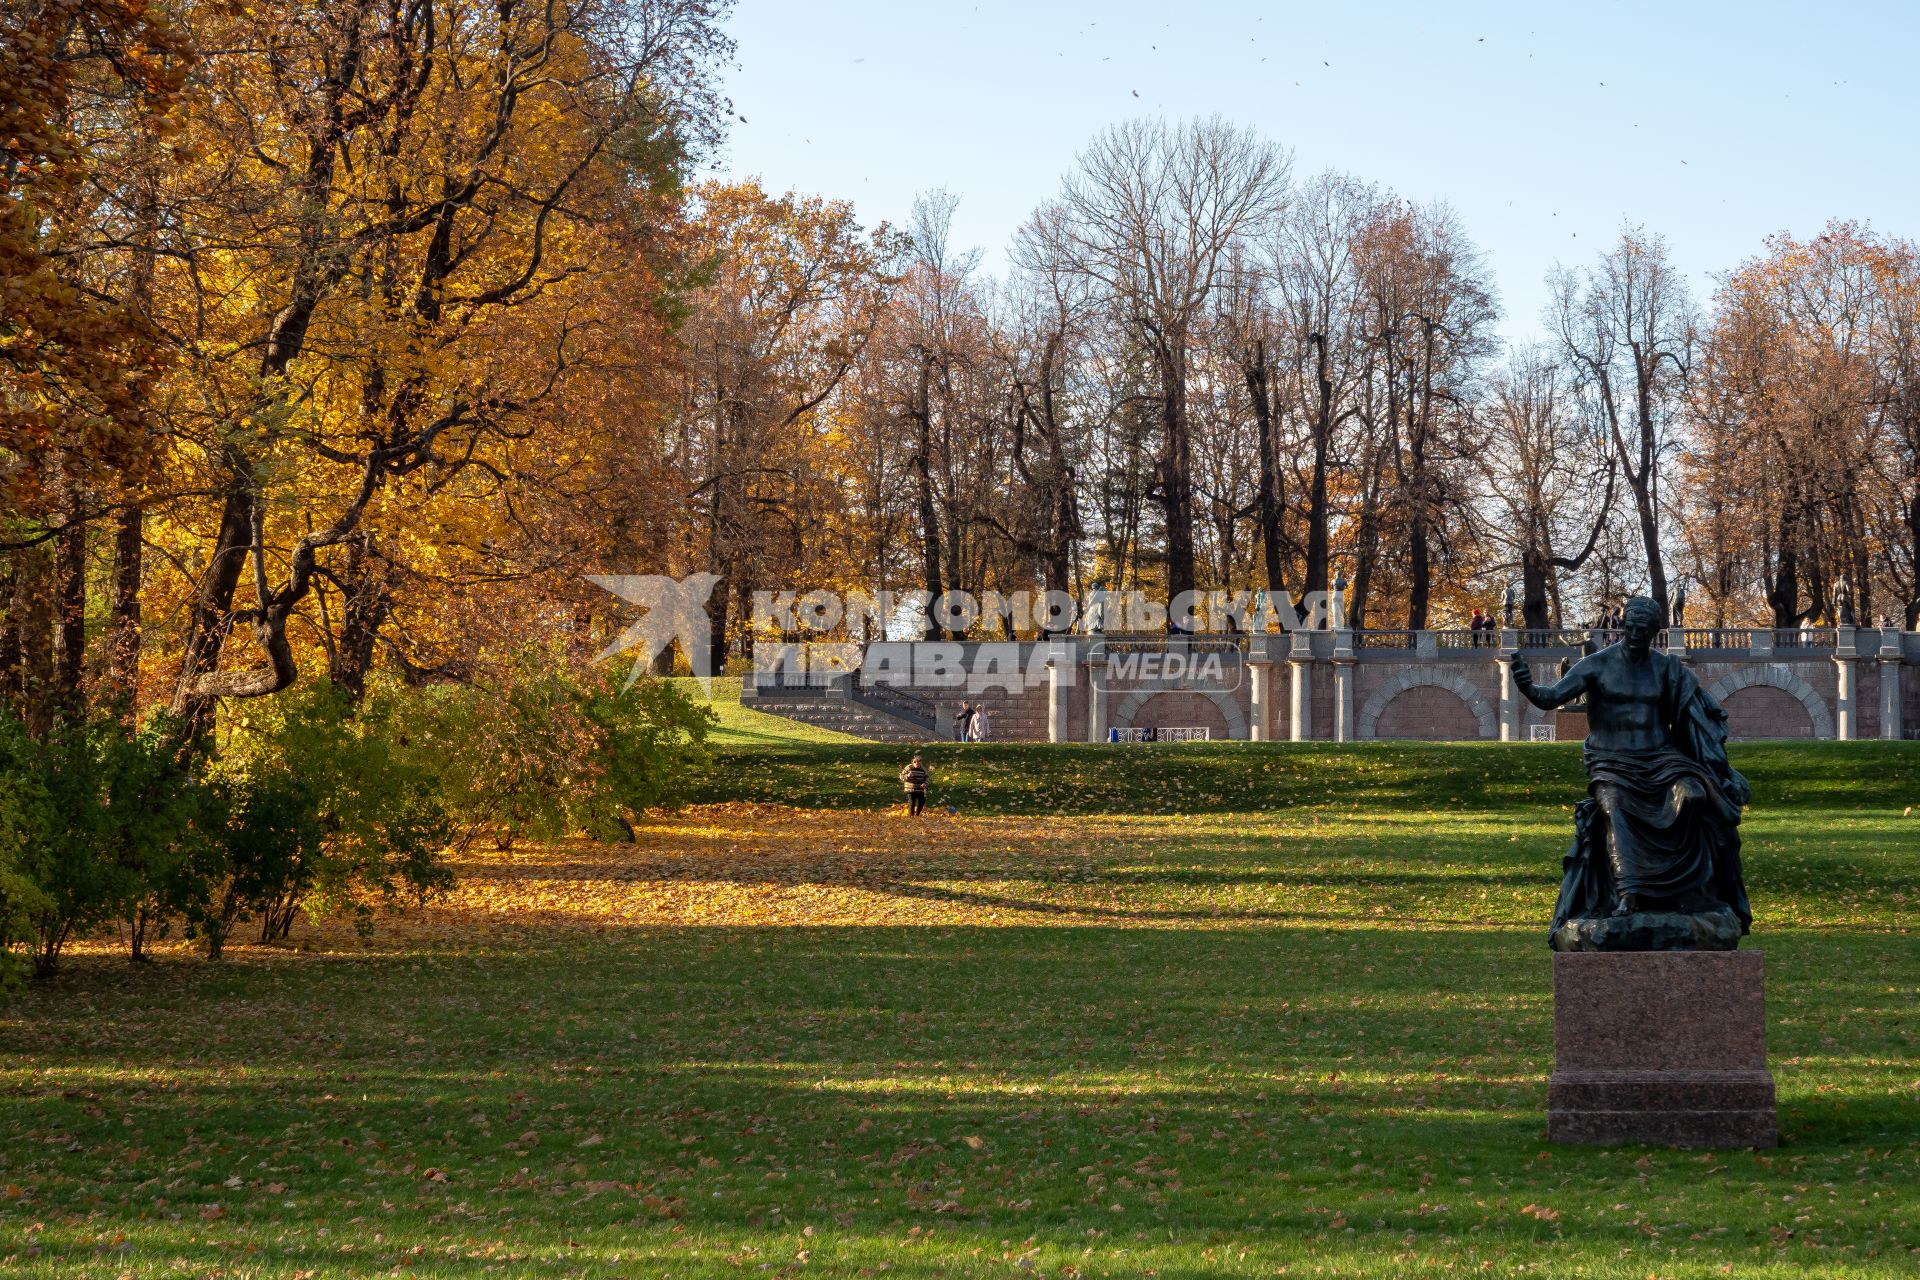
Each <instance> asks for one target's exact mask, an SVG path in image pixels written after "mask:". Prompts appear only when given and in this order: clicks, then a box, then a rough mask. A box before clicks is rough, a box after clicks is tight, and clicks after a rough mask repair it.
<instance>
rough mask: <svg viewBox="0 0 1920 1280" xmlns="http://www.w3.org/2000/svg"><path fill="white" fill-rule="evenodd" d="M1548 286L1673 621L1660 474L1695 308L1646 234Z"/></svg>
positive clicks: (1654, 582)
mask: <svg viewBox="0 0 1920 1280" xmlns="http://www.w3.org/2000/svg"><path fill="white" fill-rule="evenodd" d="M1549 284H1550V285H1551V287H1552V290H1553V301H1552V303H1551V304H1550V306H1549V316H1550V320H1551V322H1552V324H1553V325H1554V328H1555V331H1556V332H1557V334H1558V336H1559V338H1560V342H1561V345H1562V347H1563V348H1564V350H1565V352H1566V356H1567V359H1568V360H1569V361H1570V362H1571V363H1572V364H1573V366H1574V367H1575V369H1577V370H1578V372H1579V374H1580V377H1581V378H1582V380H1584V381H1587V382H1590V383H1591V384H1592V386H1593V388H1594V390H1595V392H1596V393H1597V394H1598V396H1599V403H1600V408H1601V412H1602V413H1603V414H1604V415H1605V422H1606V426H1607V434H1608V437H1609V438H1610V439H1611V440H1612V442H1613V447H1614V452H1615V453H1616V454H1617V455H1618V457H1619V460H1620V474H1621V475H1622V477H1624V478H1625V480H1626V482H1627V488H1628V491H1629V492H1630V493H1632V495H1633V504H1634V513H1635V515H1636V516H1637V517H1638V520H1639V526H1640V544H1641V549H1642V551H1643V553H1644V555H1645V557H1646V564H1647V584H1648V588H1649V591H1650V593H1651V594H1652V596H1653V599H1654V600H1655V602H1656V603H1658V604H1659V606H1660V612H1661V615H1662V616H1663V617H1665V616H1667V615H1668V601H1667V570H1666V560H1665V557H1664V556H1663V554H1662V552H1661V523H1660V522H1661V514H1662V512H1661V507H1662V493H1661V489H1662V468H1663V467H1664V466H1665V464H1666V462H1667V460H1668V459H1669V458H1670V457H1671V455H1672V453H1673V450H1674V448H1675V445H1676V443H1677V441H1676V430H1675V421H1674V420H1675V418H1676V416H1677V411H1678V409H1679V408H1680V406H1681V403H1682V400H1683V396H1684V390H1685V383H1686V379H1687V374H1688V371H1689V368H1690V367H1691V362H1692V356H1693V341H1694V314H1693V304H1692V302H1691V301H1690V300H1689V298H1688V296H1687V288H1686V284H1685V282H1684V281H1683V280H1682V279H1681V278H1680V275H1679V273H1678V272H1677V271H1675V270H1674V267H1673V264H1672V263H1671V262H1669V261H1668V259H1667V245H1666V241H1665V240H1664V239H1663V238H1662V237H1660V236H1659V235H1657V234H1650V233H1648V232H1647V231H1646V230H1645V229H1644V228H1639V227H1630V228H1628V229H1626V230H1625V231H1623V232H1622V233H1621V236H1620V242H1619V244H1617V245H1616V246H1614V248H1612V249H1610V250H1608V251H1607V252H1606V253H1603V254H1602V255H1601V256H1600V261H1599V262H1598V264H1596V265H1595V266H1594V267H1593V268H1591V269H1589V270H1587V271H1586V272H1584V273H1579V274H1576V273H1574V272H1572V271H1568V270H1560V271H1557V272H1555V273H1554V275H1553V276H1552V277H1551V278H1550V280H1549Z"/></svg>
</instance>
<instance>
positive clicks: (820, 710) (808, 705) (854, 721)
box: [746, 698, 933, 744]
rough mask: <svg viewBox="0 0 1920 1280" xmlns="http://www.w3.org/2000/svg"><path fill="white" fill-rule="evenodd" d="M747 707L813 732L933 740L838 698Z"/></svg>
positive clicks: (906, 723) (765, 701)
mask: <svg viewBox="0 0 1920 1280" xmlns="http://www.w3.org/2000/svg"><path fill="white" fill-rule="evenodd" d="M746 705H748V706H750V707H752V708H753V709H754V710H755V711H762V712H765V713H767V714H768V715H776V716H783V717H785V718H786V719H789V720H795V721H798V722H799V723H801V724H806V725H811V726H812V727H814V728H816V729H829V730H832V731H834V732H836V733H845V734H849V735H851V736H853V737H856V738H865V739H868V740H869V741H872V742H897V743H902V744H914V743H922V742H931V741H932V740H933V734H932V733H931V732H929V731H927V730H925V729H922V728H921V727H920V726H919V725H916V724H914V723H913V722H912V721H910V720H902V719H900V718H899V717H897V716H892V715H888V714H887V713H886V712H884V711H880V710H878V709H876V708H873V707H869V706H866V705H864V704H862V703H850V702H841V701H839V700H837V699H833V700H829V699H815V698H756V699H753V700H751V701H750V702H748V703H747V704H746Z"/></svg>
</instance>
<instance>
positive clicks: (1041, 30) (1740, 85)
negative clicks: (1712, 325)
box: [719, 0, 1920, 339]
mask: <svg viewBox="0 0 1920 1280" xmlns="http://www.w3.org/2000/svg"><path fill="white" fill-rule="evenodd" d="M732 30H733V34H734V36H735V38H736V39H737V40H738V41H739V46H740V47H739V65H738V67H737V68H735V69H734V70H733V71H732V72H731V73H730V75H729V77H728V85H729V89H730V92H731V96H732V98H733V101H734V104H735V109H736V111H737V113H738V114H739V115H740V116H742V117H744V120H736V121H734V123H733V132H732V138H731V141H730V142H729V144H728V146H727V150H726V152H725V154H724V155H723V157H722V158H721V161H720V165H719V168H720V171H721V172H723V173H730V174H737V175H747V174H757V175H759V176H760V177H761V179H762V180H763V181H764V182H765V183H766V184H767V185H768V186H769V187H770V188H773V189H776V190H786V189H793V190H798V191H804V192H810V193H815V194H820V195H830V196H841V197H846V198H848V199H851V200H853V201H854V203H855V205H856V207H857V208H858V210H859V212H860V215H861V217H862V219H863V221H866V222H868V223H869V224H871V223H873V222H878V221H882V220H886V221H893V222H900V221H903V220H904V219H905V217H906V215H907V211H908V209H909V208H910V207H911V205H912V202H913V197H914V195H915V193H916V192H919V191H924V190H928V189H931V188H935V187H945V188H946V189H948V190H949V191H952V192H954V193H955V194H957V195H959V196H960V197H961V204H960V208H959V212H958V215H957V218H956V222H957V226H956V232H957V236H956V238H957V240H958V241H959V242H960V244H961V245H963V246H966V245H971V246H976V247H978V248H980V249H982V250H984V251H985V258H984V260H983V265H984V267H985V268H986V269H987V270H989V271H992V272H995V273H999V272H1000V271H1002V270H1004V267H1005V250H1006V246H1007V244H1008V241H1009V239H1010V237H1011V235H1012V233H1013V231H1014V230H1015V229H1016V228H1017V227H1018V226H1019V225H1020V223H1021V222H1022V221H1023V220H1024V219H1025V217H1026V216H1027V214H1028V213H1029V212H1030V211H1031V210H1032V209H1033V208H1034V206H1035V205H1037V204H1038V203H1039V202H1040V201H1042V200H1043V199H1045V198H1047V197H1048V196H1050V195H1051V194H1053V192H1054V191H1055V190H1056V189H1057V188H1058V186H1059V181H1060V177H1061V174H1062V173H1064V172H1065V171H1066V170H1067V169H1069V168H1070V167H1071V166H1072V164H1073V161H1074V157H1075V156H1076V155H1077V154H1078V153H1079V151H1080V150H1081V149H1082V148H1083V147H1084V146H1085V144H1086V142H1087V140H1088V139H1089V138H1090V137H1092V136H1093V135H1094V134H1095V133H1096V132H1097V131H1098V130H1100V129H1101V128H1102V127H1104V126H1105V125H1108V124H1110V123H1113V122H1114V121H1117V120H1122V119H1125V118H1127V117H1129V116H1134V115H1143V114H1144V115H1164V116H1168V117H1174V118H1178V117H1182V116H1191V115H1206V114H1211V113H1214V112H1219V113H1220V114H1222V115H1224V116H1226V117H1227V118H1229V119H1232V120H1234V121H1236V122H1239V123H1242V124H1246V125H1250V126H1253V127H1256V128H1258V129H1259V130H1261V131H1262V132H1264V133H1265V134H1267V135H1268V136H1269V137H1271V138H1273V139H1274V140H1275V141H1277V142H1280V143H1282V144H1284V145H1285V146H1287V147H1289V148H1290V149H1292V151H1293V152H1294V164H1295V173H1296V175H1299V176H1304V175H1307V174H1310V173H1313V172H1317V171H1319V170H1322V169H1328V168H1336V169H1342V170H1346V171H1348V172H1350V173H1353V174H1356V175H1357V176H1359V177H1361V178H1364V179H1367V180H1369V181H1373V182H1377V183H1379V184H1381V185H1382V186H1386V187H1390V188H1392V189H1394V190H1395V191H1397V192H1399V193H1400V194H1402V195H1404V196H1407V197H1410V198H1412V199H1415V200H1420V201H1426V200H1431V199H1443V200H1445V201H1447V202H1448V203H1450V204H1452V205H1453V206H1454V208H1455V209H1456V210H1458V211H1459V213H1460V215H1461V217H1462V220H1463V222H1464V224H1465V226H1466V228H1467V230H1468V232H1469V233H1470V234H1471V235H1472V236H1473V237H1474V239H1475V240H1476V241H1477V242H1478V243H1479V244H1480V246H1481V247H1482V248H1483V249H1484V250H1485V251H1486V253H1487V255H1488V260H1489V263H1490V265H1491V267H1492V270H1493V273H1494V277H1495V281H1496V284H1497V286H1498V289H1499V292H1500V296H1501V302H1502V306H1503V308H1504V310H1505V312H1506V332H1507V333H1508V335H1509V336H1510V337H1512V338H1516V339H1524V338H1527V337H1530V336H1535V335H1537V334H1538V333H1539V332H1540V328H1541V326H1540V320H1539V314H1540V310H1541V307H1542V306H1543V305H1544V303H1545V301H1546V290H1545V288H1544V286H1543V284H1542V277H1543V276H1544V274H1545V273H1546V271H1547V270H1548V268H1549V267H1551V266H1552V265H1553V264H1555V263H1556V262H1563V263H1569V264H1572V263H1582V262H1585V261H1588V260H1590V259H1591V258H1592V257H1593V255H1594V254H1595V253H1596V252H1598V250H1599V249H1600V248H1601V247H1602V246H1603V245H1604V244H1606V243H1607V242H1609V241H1610V240H1611V239H1613V238H1614V237H1615V236H1616V235H1617V234H1618V232H1619V229H1620V226H1621V224H1622V221H1623V220H1625V221H1630V222H1634V223H1640V224H1644V225H1646V226H1647V227H1648V228H1649V229H1650V230H1656V231H1659V232H1661V233H1663V234H1664V235H1665V236H1666V237H1667V239H1668V241H1669V243H1670V245H1671V247H1672V249H1673V252H1674V256H1675V259H1676V261H1677V262H1678V263H1679V265H1680V266H1681V267H1682V268H1683V269H1684V270H1685V271H1686V272H1687V274H1688V276H1689V278H1690V279H1691V280H1692V282H1693V284H1694V287H1695V290H1696V293H1697V295H1698V297H1699V298H1700V299H1701V301H1703V302H1704V301H1705V300H1706V298H1707V297H1708V295H1709V294H1710V292H1711V290H1712V286H1713V281H1712V276H1713V273H1715V272H1718V271H1724V270H1726V269H1728V268H1730V267H1733V266H1735V265H1737V264H1738V263H1739V262H1740V261H1741V260H1742V259H1744V258H1746V257H1748V256H1750V255H1753V254H1755V253H1757V252H1759V251H1760V249H1761V247H1762V241H1763V239H1764V237H1765V236H1767V235H1768V234H1770V233H1772V232H1774V231H1791V232H1793V233H1795V234H1796V235H1802V236H1805V235H1811V234H1813V233H1815V232H1817V231H1818V230H1819V229H1820V228H1821V226H1823V225H1824V224H1825V223H1826V222H1827V220H1828V219H1830V218H1836V217H1840V218H1853V219H1858V220H1862V221H1867V222H1870V223H1872V224H1873V226H1874V227H1876V228H1877V229H1879V230H1881V231H1883V232H1885V233H1888V234H1892V235H1901V236H1920V163H1917V162H1920V139H1917V138H1916V126H1917V125H1920V68H1917V67H1916V60H1917V58H1920V3H1916V0H1904V2H1901V0H1853V2H1851V3H1846V4H1833V5H1814V4H1782V3H1774V2H1772V0H1759V2H1751V0H1750V2H1746V3H1731V2H1715V3H1707V2H1704V0H1694V2H1692V3H1689V2H1687V0H1672V2H1671V3H1666V4H1643V3H1609V2H1608V0H1587V2H1586V3H1582V4H1570V3H1561V2H1558V0H1537V2H1536V3H1533V4H1495V3H1477V4H1461V3H1453V4H1440V3H1433V4H1407V3H1400V2H1399V0H1379V2H1376V3H1372V4H1366V5H1360V4H1352V3H1348V4H1341V3H1338V2H1336V3H1332V4H1329V3H1325V2H1324V0H1320V2H1319V3H1312V4H1303V3H1293V2H1288V3H1279V2H1272V3H1259V2H1258V0H1157V2H1155V3H1138V2H1136V0H1099V2H1089V0H1059V2H1056V0H1025V2H1024V3H1022V2H1019V0H982V2H981V3H979V4H974V3H972V2H971V0H954V2H953V3H924V2H916V0H884V2H883V0H739V10H738V13H737V15H736V17H735V20H734V22H733V24H732Z"/></svg>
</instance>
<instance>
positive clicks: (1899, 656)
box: [1880, 627, 1906, 740]
mask: <svg viewBox="0 0 1920 1280" xmlns="http://www.w3.org/2000/svg"><path fill="white" fill-rule="evenodd" d="M1902 648H1903V646H1902V644H1901V641H1900V632H1899V631H1898V630H1896V629H1895V628H1893V627H1888V628H1887V629H1886V630H1885V631H1882V632H1881V633H1880V736H1881V737H1883V738H1892V739H1895V740H1898V739H1899V738H1900V737H1901V736H1902V734H1904V733H1905V731H1906V727H1905V725H1903V724H1902V723H1901V714H1900V711H1901V708H1900V667H1901V664H1903V663H1904V662H1905V661H1906V654H1905V653H1903V652H1902Z"/></svg>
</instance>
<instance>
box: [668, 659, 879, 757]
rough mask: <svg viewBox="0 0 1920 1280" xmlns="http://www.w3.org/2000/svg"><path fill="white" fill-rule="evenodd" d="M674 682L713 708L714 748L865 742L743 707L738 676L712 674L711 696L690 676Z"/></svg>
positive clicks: (783, 746)
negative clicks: (714, 722)
mask: <svg viewBox="0 0 1920 1280" xmlns="http://www.w3.org/2000/svg"><path fill="white" fill-rule="evenodd" d="M673 683H674V684H677V685H679V686H681V687H682V688H683V689H684V690H685V691H686V693H687V695H688V696H689V697H692V698H694V699H695V700H697V701H698V702H699V703H700V704H701V705H703V706H706V707H708V708H710V709H711V710H712V711H713V714H714V717H715V720H716V724H715V725H714V728H713V729H712V731H711V732H710V733H709V734H708V739H707V740H708V741H709V742H710V743H712V744H713V746H714V747H716V748H720V749H723V750H731V749H735V748H741V749H746V750H761V751H765V750H774V751H779V750H786V749H791V748H794V747H803V746H822V745H832V744H842V745H845V744H851V743H858V742H865V741H866V740H865V739H864V738H856V737H854V736H852V735H851V734H845V733H836V732H835V731H834V730H832V729H816V728H814V727H813V726H812V725H808V724H802V723H800V722H799V721H798V720H789V719H788V718H786V717H785V716H770V715H768V714H766V713H765V712H764V711H755V710H753V709H752V708H750V707H745V706H742V705H741V703H740V677H738V676H716V677H714V679H713V681H712V682H711V685H710V692H711V695H712V696H711V697H709V696H708V695H707V693H706V692H703V691H702V690H701V688H700V683H699V681H697V680H694V679H691V678H689V677H685V676H681V677H677V678H675V680H674V681H673Z"/></svg>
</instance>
